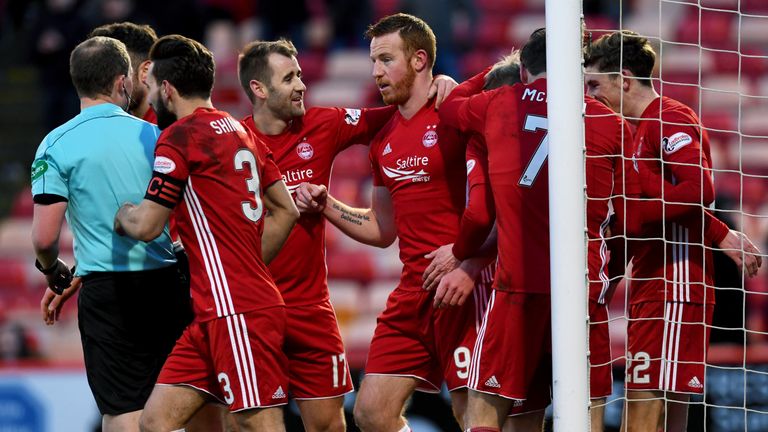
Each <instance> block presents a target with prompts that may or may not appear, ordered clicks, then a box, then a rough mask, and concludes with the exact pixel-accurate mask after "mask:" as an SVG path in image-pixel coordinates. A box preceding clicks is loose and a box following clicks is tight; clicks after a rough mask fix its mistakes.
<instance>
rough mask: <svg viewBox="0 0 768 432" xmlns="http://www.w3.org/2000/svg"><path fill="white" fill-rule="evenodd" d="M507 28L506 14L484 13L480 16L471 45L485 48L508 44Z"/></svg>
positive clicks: (507, 19)
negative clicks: (473, 41)
mask: <svg viewBox="0 0 768 432" xmlns="http://www.w3.org/2000/svg"><path fill="white" fill-rule="evenodd" d="M508 28H509V18H508V17H506V16H503V15H502V16H495V15H486V16H484V17H482V18H480V22H478V24H477V37H476V38H475V43H474V44H473V46H474V47H477V48H487V49H492V48H498V47H504V46H508V45H509V38H508V35H507V30H508Z"/></svg>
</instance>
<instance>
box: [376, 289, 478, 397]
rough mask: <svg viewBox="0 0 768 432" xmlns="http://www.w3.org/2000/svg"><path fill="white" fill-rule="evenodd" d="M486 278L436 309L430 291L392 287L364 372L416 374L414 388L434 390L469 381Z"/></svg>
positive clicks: (461, 385)
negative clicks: (459, 299)
mask: <svg viewBox="0 0 768 432" xmlns="http://www.w3.org/2000/svg"><path fill="white" fill-rule="evenodd" d="M489 287H490V282H488V281H482V282H480V283H478V284H477V285H476V286H475V289H474V290H473V292H472V295H470V296H469V298H467V301H466V302H464V304H463V305H462V306H453V307H445V308H441V309H435V308H433V307H432V302H433V299H434V291H424V290H419V291H408V290H403V289H400V288H397V289H395V290H394V291H393V292H392V294H390V295H389V298H388V299H387V307H386V309H384V312H382V313H381V315H379V318H378V320H377V324H376V331H375V332H374V334H373V340H372V341H371V347H370V349H369V351H368V360H367V362H366V365H365V372H366V374H369V375H394V376H406V377H413V378H417V379H418V380H419V381H420V383H419V385H418V386H417V388H416V389H417V390H419V391H423V392H428V393H437V392H439V391H440V387H441V386H442V383H443V381H445V383H446V386H447V387H448V390H449V391H453V390H457V389H460V388H463V387H466V385H467V377H468V376H469V365H470V361H471V358H472V347H473V346H474V344H475V339H476V337H477V331H478V330H479V328H480V323H481V320H482V317H483V312H484V308H485V304H486V303H487V298H488V293H489V292H490V288H489Z"/></svg>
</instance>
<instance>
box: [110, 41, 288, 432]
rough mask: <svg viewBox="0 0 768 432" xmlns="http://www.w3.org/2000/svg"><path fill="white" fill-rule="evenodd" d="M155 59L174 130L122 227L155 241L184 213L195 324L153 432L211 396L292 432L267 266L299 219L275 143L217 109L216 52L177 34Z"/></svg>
mask: <svg viewBox="0 0 768 432" xmlns="http://www.w3.org/2000/svg"><path fill="white" fill-rule="evenodd" d="M150 60H151V61H152V63H151V65H150V69H149V71H148V75H147V84H148V86H149V98H150V102H151V103H152V105H153V107H154V108H155V111H156V112H157V120H158V125H159V126H160V127H161V128H164V131H163V133H162V135H161V136H160V138H159V140H158V143H157V147H156V149H155V163H154V174H153V178H152V180H151V181H150V183H149V186H148V187H147V192H146V195H145V199H144V201H142V202H141V204H140V205H134V204H126V205H124V206H123V207H121V209H120V211H119V212H118V214H117V216H116V218H115V229H116V231H117V232H118V233H121V232H124V233H125V234H127V235H129V236H131V237H134V238H137V239H141V240H147V239H151V238H153V236H155V235H157V232H158V229H159V227H162V226H163V225H164V224H165V223H166V222H167V220H168V217H169V215H170V213H171V211H172V209H173V208H175V207H177V206H178V208H177V212H176V217H177V223H178V229H179V234H180V236H181V240H182V241H183V242H184V245H185V247H186V250H187V253H188V255H189V261H190V269H191V275H192V284H191V285H192V286H191V293H192V301H193V307H194V311H195V320H194V321H193V322H192V324H190V325H189V326H188V327H187V328H186V330H185V331H184V334H183V335H182V337H181V338H180V339H179V341H178V342H177V343H176V346H175V347H174V349H173V351H172V352H171V355H170V356H169V357H168V360H167V361H166V363H165V365H164V366H163V370H162V371H161V373H160V377H159V378H158V384H157V385H156V386H155V389H154V390H153V392H152V395H151V396H150V399H149V401H148V402H147V406H146V407H145V410H144V414H143V415H142V419H141V425H142V430H148V431H154V430H158V431H168V430H177V429H180V428H182V427H183V425H184V424H185V423H186V421H187V420H188V419H189V418H190V417H191V416H192V415H193V414H194V413H195V412H196V411H197V410H198V409H200V407H202V405H203V404H205V403H206V402H210V401H219V402H221V403H224V404H226V405H227V406H229V409H230V411H232V412H233V413H234V416H235V418H236V420H237V422H238V424H239V426H240V428H241V430H270V431H272V430H275V431H280V430H284V425H283V419H282V410H281V409H279V408H277V407H278V406H280V405H283V404H285V403H286V401H287V395H286V393H285V389H286V388H287V371H286V361H285V356H284V354H283V353H282V344H283V336H284V333H285V310H284V305H283V300H282V297H281V296H280V293H279V291H278V290H277V287H276V286H275V284H274V282H273V281H272V279H271V277H270V276H269V273H268V271H267V268H266V264H265V263H269V262H270V261H271V260H272V259H273V258H274V256H275V255H276V254H277V251H278V250H279V248H280V246H281V245H282V244H283V242H284V241H285V239H286V238H287V236H288V233H289V232H290V230H291V228H292V227H293V225H294V224H295V222H296V220H297V218H298V212H297V210H296V208H295V206H294V205H293V202H292V200H291V198H290V194H289V193H288V191H287V189H286V188H285V185H284V183H283V182H282V179H281V175H280V172H279V170H278V169H277V166H276V165H275V164H274V162H273V161H272V159H271V155H270V154H269V152H268V150H267V149H266V148H265V147H264V144H263V143H262V142H261V141H259V140H258V139H256V138H255V137H254V136H253V134H252V133H250V132H249V131H248V130H247V129H245V127H243V126H242V124H241V123H240V122H238V121H237V120H235V119H233V118H232V117H231V116H229V115H228V114H227V113H225V112H221V111H218V110H216V109H215V108H213V106H212V105H211V101H210V95H211V90H212V87H213V79H214V63H213V56H212V55H211V53H210V52H209V51H208V50H207V49H206V48H205V47H203V46H202V45H200V44H199V43H198V42H196V41H193V40H191V39H187V38H185V37H183V36H178V35H172V36H166V37H163V38H161V39H159V40H158V41H157V42H156V43H155V45H154V46H153V47H152V50H151V52H150ZM267 211H268V215H267V214H266V212H267Z"/></svg>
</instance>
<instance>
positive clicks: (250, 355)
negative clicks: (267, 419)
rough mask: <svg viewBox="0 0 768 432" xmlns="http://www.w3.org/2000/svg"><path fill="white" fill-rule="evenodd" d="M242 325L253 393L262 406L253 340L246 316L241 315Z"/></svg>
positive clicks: (257, 403) (258, 404)
mask: <svg viewBox="0 0 768 432" xmlns="http://www.w3.org/2000/svg"><path fill="white" fill-rule="evenodd" d="M239 317H240V324H241V325H242V326H243V339H244V341H245V351H246V354H247V355H248V366H249V368H250V370H251V380H253V392H254V394H255V395H256V406H261V398H260V397H259V381H258V380H257V379H256V363H255V362H254V361H253V352H252V350H251V338H250V337H249V335H248V326H246V325H245V316H244V315H243V314H240V315H239Z"/></svg>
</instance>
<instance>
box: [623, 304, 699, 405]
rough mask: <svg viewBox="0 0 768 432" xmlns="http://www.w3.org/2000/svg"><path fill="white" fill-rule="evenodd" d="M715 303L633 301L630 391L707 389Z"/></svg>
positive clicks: (628, 338) (629, 372) (630, 333)
mask: <svg viewBox="0 0 768 432" xmlns="http://www.w3.org/2000/svg"><path fill="white" fill-rule="evenodd" d="M713 310H714V305H711V304H708V305H700V304H691V303H678V302H646V303H638V304H634V305H631V306H630V309H629V325H628V327H627V377H626V381H627V382H626V387H627V389H628V390H666V391H673V392H677V393H695V394H701V393H703V392H704V371H705V365H704V362H705V361H706V352H707V346H708V345H709V330H710V324H712V311H713Z"/></svg>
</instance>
